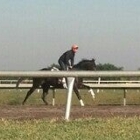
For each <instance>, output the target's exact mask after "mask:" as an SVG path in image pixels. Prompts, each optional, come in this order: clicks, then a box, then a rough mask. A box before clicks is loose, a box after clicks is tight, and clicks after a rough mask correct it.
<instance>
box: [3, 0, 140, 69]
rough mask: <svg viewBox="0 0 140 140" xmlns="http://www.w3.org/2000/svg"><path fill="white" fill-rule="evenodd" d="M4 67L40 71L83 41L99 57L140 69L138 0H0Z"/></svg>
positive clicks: (85, 51)
mask: <svg viewBox="0 0 140 140" xmlns="http://www.w3.org/2000/svg"><path fill="white" fill-rule="evenodd" d="M0 19H1V22H0V31H1V32H0V70H38V69H40V68H43V67H47V66H49V65H50V64H52V63H57V60H58V58H59V56H60V55H61V54H62V53H63V52H64V51H66V50H68V49H70V48H71V45H72V44H77V45H78V46H79V51H78V53H77V54H76V57H75V63H77V62H78V61H80V60H81V59H83V58H87V59H91V58H95V59H96V62H97V63H111V64H114V65H116V66H118V67H119V66H120V67H124V69H125V70H137V69H138V68H140V62H139V60H140V55H139V52H140V39H139V37H140V26H139V25H140V1H139V0H87V1H86V0H69V1H68V0H67V1H66V0H52V1H51V0H1V1H0Z"/></svg>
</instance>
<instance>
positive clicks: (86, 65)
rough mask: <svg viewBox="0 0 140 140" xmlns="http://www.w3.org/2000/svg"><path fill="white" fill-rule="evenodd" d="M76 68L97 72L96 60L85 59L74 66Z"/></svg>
mask: <svg viewBox="0 0 140 140" xmlns="http://www.w3.org/2000/svg"><path fill="white" fill-rule="evenodd" d="M74 68H75V69H79V70H96V63H95V59H91V60H87V59H83V60H82V61H80V62H79V63H78V64H76V65H74Z"/></svg>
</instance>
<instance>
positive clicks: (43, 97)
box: [42, 85, 50, 105]
mask: <svg viewBox="0 0 140 140" xmlns="http://www.w3.org/2000/svg"><path fill="white" fill-rule="evenodd" d="M49 88H50V86H44V85H43V86H42V89H43V93H42V100H43V102H44V103H45V104H46V105H48V102H47V101H46V95H47V94H48V90H49Z"/></svg>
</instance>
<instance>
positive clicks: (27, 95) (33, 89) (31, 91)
mask: <svg viewBox="0 0 140 140" xmlns="http://www.w3.org/2000/svg"><path fill="white" fill-rule="evenodd" d="M35 89H36V88H35V87H34V86H33V87H31V88H30V90H29V91H28V92H27V94H26V97H25V99H24V100H23V102H22V104H23V105H24V104H25V102H26V100H27V99H28V97H29V96H30V95H31V94H32V93H33V92H34V91H35Z"/></svg>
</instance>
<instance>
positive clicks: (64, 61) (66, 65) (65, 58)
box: [58, 44, 78, 88]
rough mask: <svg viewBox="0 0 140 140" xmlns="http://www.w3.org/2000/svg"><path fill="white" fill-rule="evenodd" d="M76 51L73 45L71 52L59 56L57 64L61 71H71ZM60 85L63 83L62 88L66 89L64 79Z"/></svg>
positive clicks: (75, 46) (76, 47)
mask: <svg viewBox="0 0 140 140" xmlns="http://www.w3.org/2000/svg"><path fill="white" fill-rule="evenodd" d="M77 50H78V46H77V45H75V44H74V45H72V47H71V50H68V51H66V52H65V53H63V54H62V55H61V56H60V58H59V60H58V63H59V65H60V67H61V70H69V69H72V67H73V65H74V56H75V53H76V52H77ZM62 83H63V87H64V88H67V84H66V79H65V78H63V79H62Z"/></svg>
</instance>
